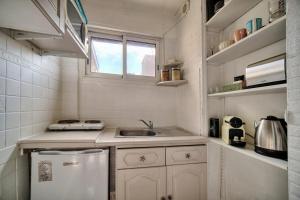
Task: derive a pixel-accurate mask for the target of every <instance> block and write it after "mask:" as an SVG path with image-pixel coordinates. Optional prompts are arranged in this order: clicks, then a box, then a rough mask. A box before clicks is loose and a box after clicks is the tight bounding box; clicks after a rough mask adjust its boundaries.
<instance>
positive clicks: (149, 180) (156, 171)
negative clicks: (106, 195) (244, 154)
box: [116, 146, 207, 200]
mask: <svg viewBox="0 0 300 200" xmlns="http://www.w3.org/2000/svg"><path fill="white" fill-rule="evenodd" d="M196 147H197V146H193V147H176V149H174V147H170V148H172V149H171V152H174V154H173V153H169V157H170V158H174V160H176V159H177V157H178V156H173V155H177V154H182V152H184V154H183V157H182V158H181V157H180V156H179V157H180V160H184V159H186V162H183V161H181V164H177V165H176V164H163V165H162V163H161V158H164V157H163V156H160V155H159V154H160V153H159V152H160V151H157V150H155V148H152V149H150V148H144V149H125V150H119V151H120V152H119V153H118V151H117V163H116V165H117V169H118V170H117V177H116V178H117V179H116V199H117V200H205V199H207V198H206V167H207V166H206V148H204V149H203V146H201V148H199V147H197V148H196ZM196 150H197V151H199V152H202V151H203V150H204V151H205V153H204V154H203V153H195V151H196ZM154 152H155V153H156V154H155V155H157V156H155V157H157V164H158V165H162V166H151V167H137V168H130V169H128V168H126V167H127V165H124V160H125V161H126V159H128V157H130V158H132V157H135V156H137V159H133V158H132V160H140V161H139V162H145V165H146V161H147V158H148V157H149V155H152V154H153V153H154ZM166 152H167V157H168V147H167V148H166ZM163 155H164V154H163ZM195 155H197V156H200V157H199V158H195ZM202 155H204V156H205V157H204V159H205V160H204V159H203V158H201V157H202ZM147 156H148V157H147ZM138 158H140V159H138ZM194 160H197V161H198V163H194V162H196V161H194ZM139 162H138V161H137V162H135V163H136V166H143V165H142V164H141V163H139ZM153 163H155V159H152V160H151V165H153ZM147 165H149V163H147ZM122 167H124V168H122Z"/></svg>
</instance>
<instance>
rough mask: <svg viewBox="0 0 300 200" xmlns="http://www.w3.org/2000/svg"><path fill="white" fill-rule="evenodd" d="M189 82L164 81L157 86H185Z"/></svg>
mask: <svg viewBox="0 0 300 200" xmlns="http://www.w3.org/2000/svg"><path fill="white" fill-rule="evenodd" d="M186 83H187V80H178V81H162V82H158V83H157V86H173V87H176V86H179V85H183V84H186Z"/></svg>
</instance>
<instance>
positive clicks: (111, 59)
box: [91, 39, 123, 75]
mask: <svg viewBox="0 0 300 200" xmlns="http://www.w3.org/2000/svg"><path fill="white" fill-rule="evenodd" d="M91 51H92V56H91V57H92V58H91V72H98V73H106V74H119V75H122V74H123V43H122V41H116V40H108V39H92V43H91Z"/></svg>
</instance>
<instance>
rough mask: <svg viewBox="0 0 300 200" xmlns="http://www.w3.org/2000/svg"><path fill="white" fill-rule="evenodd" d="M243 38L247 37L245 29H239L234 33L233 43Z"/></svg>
mask: <svg viewBox="0 0 300 200" xmlns="http://www.w3.org/2000/svg"><path fill="white" fill-rule="evenodd" d="M245 37H247V29H245V28H241V29H238V30H236V31H234V34H233V38H234V41H235V42H238V41H240V40H241V39H243V38H245Z"/></svg>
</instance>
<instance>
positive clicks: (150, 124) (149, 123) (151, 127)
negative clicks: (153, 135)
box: [140, 119, 153, 129]
mask: <svg viewBox="0 0 300 200" xmlns="http://www.w3.org/2000/svg"><path fill="white" fill-rule="evenodd" d="M140 121H141V122H143V123H144V124H145V125H146V126H147V127H148V128H149V129H153V122H152V121H149V122H148V123H147V122H146V121H145V120H143V119H140Z"/></svg>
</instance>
